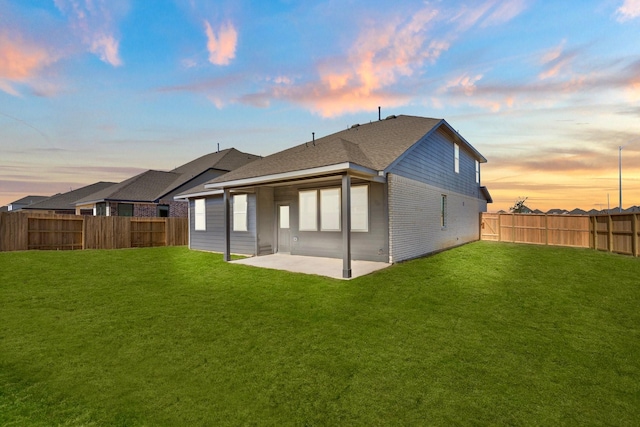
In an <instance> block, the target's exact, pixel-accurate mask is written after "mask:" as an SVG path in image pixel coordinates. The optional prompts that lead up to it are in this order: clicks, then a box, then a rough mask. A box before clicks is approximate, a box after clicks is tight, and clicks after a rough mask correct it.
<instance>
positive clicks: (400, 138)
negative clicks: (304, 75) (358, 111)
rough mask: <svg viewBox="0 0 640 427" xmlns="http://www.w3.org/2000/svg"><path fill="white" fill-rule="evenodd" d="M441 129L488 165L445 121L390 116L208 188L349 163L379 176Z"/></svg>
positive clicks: (229, 175) (296, 149)
mask: <svg viewBox="0 0 640 427" xmlns="http://www.w3.org/2000/svg"><path fill="white" fill-rule="evenodd" d="M438 129H443V130H444V131H445V132H446V133H448V134H449V135H451V137H452V138H453V139H454V140H455V141H456V142H458V143H459V144H460V145H461V146H466V147H467V149H468V150H469V151H470V152H471V153H472V154H473V156H474V157H475V158H476V159H477V160H478V161H479V162H482V163H484V162H486V159H485V158H484V157H483V156H482V155H481V154H480V153H479V152H478V151H477V150H476V149H475V148H473V147H472V146H471V144H469V143H468V142H467V141H466V140H465V139H464V138H463V137H462V136H460V135H459V134H458V133H457V132H456V131H455V130H454V129H453V128H452V127H451V126H450V125H449V124H448V123H447V122H446V121H445V120H443V119H432V118H425V117H415V116H397V117H396V116H390V117H389V118H387V119H386V120H380V121H376V122H372V123H368V124H363V125H354V126H352V127H351V128H349V129H346V130H343V131H340V132H337V133H334V134H331V135H327V136H325V137H322V138H318V139H316V140H314V141H309V142H307V143H304V144H300V145H298V146H295V147H292V148H289V149H287V150H284V151H280V152H278V153H275V154H272V155H270V156H267V157H264V158H262V159H259V160H256V161H254V162H252V163H250V164H247V165H244V166H242V167H239V168H238V169H236V170H234V171H232V172H229V173H227V174H225V175H223V176H221V177H218V178H216V179H214V180H212V181H209V183H207V184H206V186H205V188H217V186H216V184H221V183H228V182H232V181H235V182H237V181H242V180H248V179H253V181H255V178H258V177H266V176H277V175H278V174H286V173H290V172H297V171H306V170H317V171H318V172H317V173H321V172H322V171H323V170H324V169H323V168H326V167H329V166H333V165H341V164H346V163H348V164H353V165H357V166H359V167H361V168H364V169H367V170H369V173H375V174H377V173H378V172H383V171H387V170H388V169H390V168H391V167H392V166H393V165H394V164H395V163H397V162H398V161H400V160H401V159H402V158H403V157H404V155H406V154H407V153H408V152H409V151H410V149H411V148H412V147H413V146H414V145H416V144H417V143H418V142H420V141H421V140H423V139H424V138H425V137H426V136H428V135H431V134H432V133H433V132H436V131H437V130H438ZM223 186H224V185H220V186H219V187H223ZM187 193H188V192H187ZM187 193H183V195H184V194H187ZM489 197H490V196H489Z"/></svg>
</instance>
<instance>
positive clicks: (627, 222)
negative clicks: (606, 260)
mask: <svg viewBox="0 0 640 427" xmlns="http://www.w3.org/2000/svg"><path fill="white" fill-rule="evenodd" d="M480 223H481V230H480V238H481V239H482V240H493V241H497V242H514V243H531V244H538V245H554V246H573V247H579V248H591V249H597V250H601V251H609V252H616V253H619V254H625V255H633V256H636V257H637V256H640V254H639V252H640V248H639V246H640V215H639V214H624V213H623V214H611V215H594V216H586V215H536V214H494V213H483V214H482V218H481V222H480Z"/></svg>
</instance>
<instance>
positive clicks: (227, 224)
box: [222, 188, 231, 261]
mask: <svg viewBox="0 0 640 427" xmlns="http://www.w3.org/2000/svg"><path fill="white" fill-rule="evenodd" d="M229 197H230V194H229V189H228V188H225V189H224V195H223V197H222V206H223V210H224V254H223V257H224V260H225V261H231V215H230V213H229Z"/></svg>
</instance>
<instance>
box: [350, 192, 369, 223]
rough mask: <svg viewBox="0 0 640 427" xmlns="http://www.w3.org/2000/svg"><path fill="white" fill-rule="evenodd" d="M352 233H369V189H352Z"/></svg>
mask: <svg viewBox="0 0 640 427" xmlns="http://www.w3.org/2000/svg"><path fill="white" fill-rule="evenodd" d="M351 231H369V187H368V186H366V185H360V186H357V187H351Z"/></svg>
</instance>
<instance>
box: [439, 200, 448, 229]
mask: <svg viewBox="0 0 640 427" xmlns="http://www.w3.org/2000/svg"><path fill="white" fill-rule="evenodd" d="M440 226H441V227H442V228H445V227H446V226H447V196H446V195H444V194H443V195H442V198H441V199H440Z"/></svg>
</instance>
